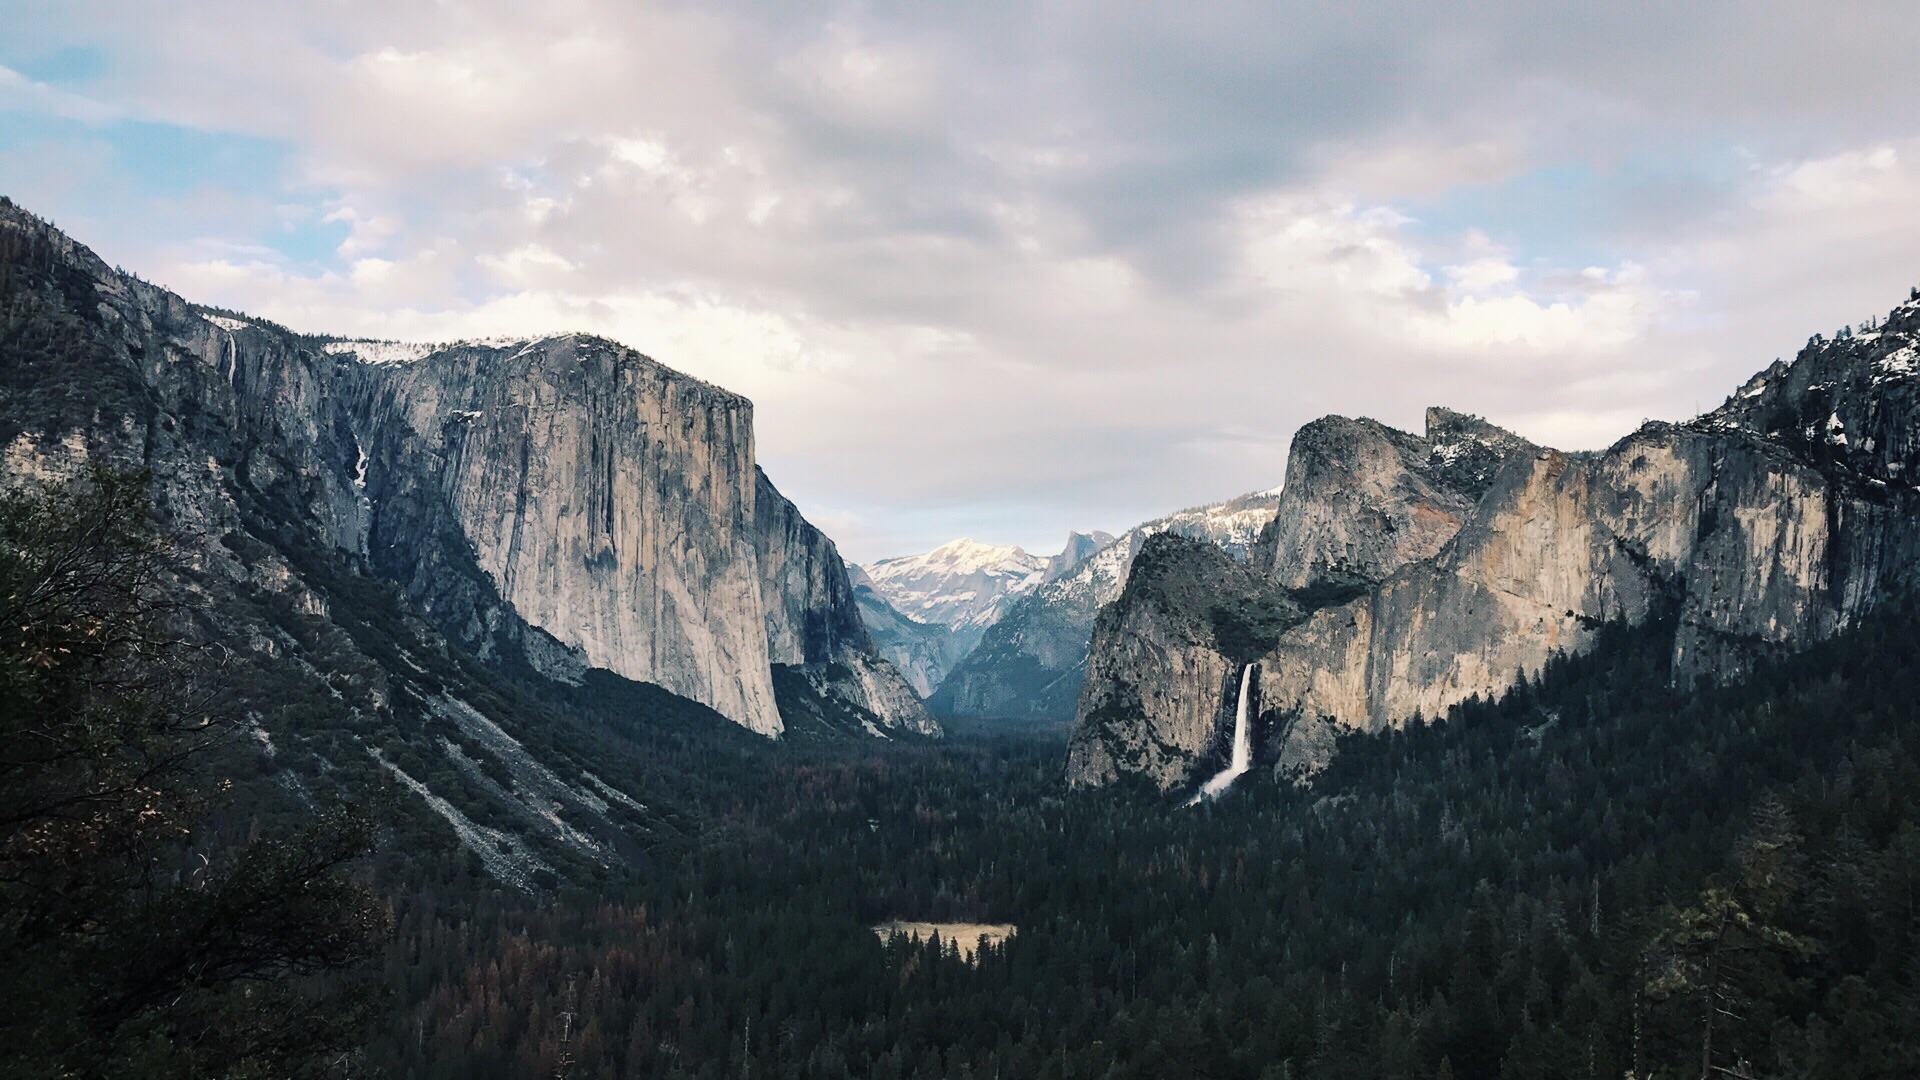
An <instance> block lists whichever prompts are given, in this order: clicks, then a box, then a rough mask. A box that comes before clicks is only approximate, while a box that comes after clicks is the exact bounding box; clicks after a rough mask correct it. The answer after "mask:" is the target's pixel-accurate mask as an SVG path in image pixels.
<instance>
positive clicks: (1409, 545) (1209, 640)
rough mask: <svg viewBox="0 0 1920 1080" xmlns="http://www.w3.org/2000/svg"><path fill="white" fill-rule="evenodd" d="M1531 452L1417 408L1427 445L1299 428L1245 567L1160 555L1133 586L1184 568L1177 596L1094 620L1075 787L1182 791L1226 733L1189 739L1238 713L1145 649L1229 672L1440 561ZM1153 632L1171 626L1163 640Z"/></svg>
mask: <svg viewBox="0 0 1920 1080" xmlns="http://www.w3.org/2000/svg"><path fill="white" fill-rule="evenodd" d="M1533 450H1534V448H1533V447H1532V445H1531V444H1529V443H1527V442H1526V441H1525V440H1524V439H1521V438H1519V437H1518V436H1515V435H1513V434H1512V433H1510V432H1506V431H1502V430H1501V429H1499V428H1496V427H1494V426H1492V425H1490V424H1488V423H1486V422H1485V421H1483V420H1480V419H1478V418H1476V417H1470V416H1466V415H1463V414H1460V413H1456V412H1452V411H1450V410H1447V409H1437V408H1436V409H1430V410H1428V412H1427V433H1426V434H1425V435H1424V436H1420V435H1413V434H1410V433H1408V432H1404V431H1398V430H1396V429H1394V428H1390V427H1388V426H1386V425H1385V424H1381V423H1379V422H1378V421H1375V420H1368V419H1364V418H1363V419H1358V420H1355V419H1348V418H1346V417H1342V416H1329V417H1325V418H1322V419H1320V420H1316V421H1314V422H1313V423H1311V424H1308V425H1306V426H1305V427H1303V428H1301V429H1300V431H1299V432H1298V433H1296V434H1295V436H1294V439H1293V445H1292V448H1291V450H1290V452H1289V454H1288V458H1287V482H1286V484H1285V485H1284V486H1283V487H1282V489H1281V491H1280V494H1279V499H1278V505H1277V506H1276V508H1275V511H1274V514H1273V517H1272V519H1271V521H1270V522H1269V523H1268V525H1267V527H1266V528H1265V529H1264V530H1262V532H1261V534H1260V538H1259V541H1258V542H1257V543H1256V544H1255V545H1254V547H1253V550H1252V554H1251V558H1250V560H1249V565H1247V566H1241V565H1237V564H1233V563H1231V562H1229V563H1228V564H1226V565H1225V566H1219V564H1218V560H1217V559H1215V560H1209V559H1206V558H1202V557H1201V554H1200V553H1199V552H1197V551H1194V550H1191V549H1185V548H1181V547H1179V546H1172V547H1168V548H1166V549H1164V550H1161V551H1158V552H1157V553H1156V556H1155V558H1154V559H1153V560H1151V561H1149V562H1147V563H1144V564H1143V563H1142V562H1140V561H1138V560H1136V561H1135V563H1134V564H1133V576H1138V575H1139V574H1141V573H1152V574H1155V575H1156V576H1158V577H1166V576H1167V575H1168V565H1169V564H1177V565H1180V566H1182V567H1183V568H1184V569H1183V572H1182V574H1181V578H1182V580H1183V582H1184V587H1183V588H1179V589H1169V588H1167V587H1166V586H1165V585H1164V583H1155V584H1154V585H1153V586H1152V587H1150V588H1146V589H1136V588H1135V587H1134V584H1133V580H1132V576H1130V577H1129V579H1128V583H1127V586H1126V589H1125V591H1124V592H1123V593H1122V595H1121V596H1120V597H1119V598H1118V599H1117V600H1116V601H1114V603H1112V604H1111V605H1110V606H1108V607H1107V608H1106V609H1104V610H1103V611H1102V612H1101V615H1100V617H1099V620H1098V621H1097V622H1096V624H1095V626H1094V631H1093V636H1092V644H1091V655H1090V658H1089V661H1088V666H1087V680H1086V683H1085V687H1084V689H1083V690H1082V692H1081V695H1080V698H1079V700H1078V702H1077V703H1076V716H1077V720H1076V723H1075V726H1074V732H1073V739H1072V744H1071V750H1070V758H1069V764H1068V775H1069V777H1070V778H1071V779H1072V780H1073V781H1074V782H1075V783H1078V784H1101V783H1106V782H1108V781H1110V780H1111V779H1112V778H1113V776H1114V775H1115V773H1116V771H1128V772H1137V773H1141V774H1143V775H1146V776H1148V777H1149V778H1151V779H1152V780H1153V781H1154V782H1155V783H1156V784H1158V785H1159V786H1161V787H1162V788H1174V787H1179V786H1183V785H1186V784H1188V783H1189V782H1190V781H1191V780H1192V778H1193V775H1194V773H1195V772H1196V770H1199V769H1201V768H1202V767H1203V766H1204V765H1206V764H1208V763H1209V762H1210V760H1211V759H1210V758H1207V759H1203V758H1202V756H1201V755H1202V754H1203V752H1205V751H1207V750H1208V749H1209V748H1215V747H1216V743H1217V742H1218V739H1219V736H1220V734H1221V732H1220V730H1219V729H1218V728H1217V727H1216V728H1208V729H1206V730H1204V731H1199V730H1196V729H1195V728H1194V723H1195V720H1196V718H1197V717H1201V716H1213V717H1215V718H1216V719H1217V718H1218V716H1220V715H1230V713H1222V712H1221V711H1220V710H1230V709H1231V708H1232V706H1233V702H1232V701H1231V700H1228V699H1230V698H1231V696H1232V689H1233V688H1231V687H1229V688H1228V689H1227V691H1226V698H1220V697H1218V696H1217V695H1214V694H1213V693H1211V692H1210V691H1208V692H1202V693H1200V694H1198V695H1195V694H1192V693H1191V692H1190V689H1189V688H1191V687H1194V686H1203V687H1204V686H1211V685H1212V684H1211V682H1210V681H1209V678H1208V677H1197V676H1196V677H1193V678H1182V677H1181V676H1180V675H1179V673H1177V672H1171V671H1169V670H1166V669H1164V668H1163V667H1162V666H1159V665H1156V664H1155V663H1153V662H1152V661H1151V659H1150V656H1151V652H1152V649H1153V648H1154V647H1157V646H1156V645H1149V644H1147V643H1159V642H1161V639H1163V638H1165V637H1166V636H1167V634H1168V633H1169V632H1171V633H1173V634H1175V635H1176V636H1178V637H1179V638H1180V640H1181V644H1180V645H1179V646H1178V648H1177V650H1176V652H1177V654H1178V655H1179V656H1180V657H1181V659H1182V662H1183V663H1185V664H1186V665H1187V666H1188V667H1189V668H1190V669H1191V670H1192V671H1194V672H1204V673H1212V672H1215V671H1216V669H1217V670H1218V671H1224V672H1227V673H1228V674H1229V675H1232V674H1234V673H1237V672H1238V671H1239V670H1240V669H1241V668H1242V667H1243V666H1245V665H1246V664H1247V663H1250V662H1253V661H1254V660H1256V659H1257V658H1259V657H1260V655H1261V654H1262V653H1263V652H1265V650H1266V649H1268V648H1269V647H1271V645H1272V643H1273V642H1274V641H1275V640H1276V639H1278V638H1279V637H1280V636H1281V633H1282V631H1284V630H1286V629H1288V628H1291V627H1293V626H1295V625H1296V624H1298V623H1299V622H1300V621H1301V618H1302V616H1303V615H1304V614H1305V613H1307V612H1310V611H1313V610H1315V609H1318V608H1325V607H1328V606H1330V605H1331V606H1335V607H1339V606H1341V605H1343V604H1344V603H1345V602H1346V601H1348V600H1351V599H1352V598H1354V597H1355V596H1357V595H1362V594H1364V593H1365V592H1366V591H1367V590H1368V589H1370V588H1373V587H1374V586H1376V585H1378V584H1379V583H1380V582H1382V581H1383V580H1386V579H1388V578H1389V577H1390V576H1391V575H1392V574H1393V573H1394V572H1395V571H1397V570H1399V569H1400V568H1401V567H1403V566H1406V565H1409V564H1411V563H1415V562H1418V561H1420V560H1424V559H1429V558H1432V557H1433V556H1435V555H1436V554H1437V553H1439V552H1440V551H1441V550H1442V549H1443V548H1445V546H1446V545H1447V543H1448V542H1449V541H1451V540H1452V539H1453V538H1454V536H1455V534H1457V533H1458V532H1459V531H1460V529H1461V527H1462V526H1463V525H1464V524H1465V523H1466V522H1467V520H1468V518H1469V515H1471V513H1472V512H1473V508H1474V506H1475V504H1476V502H1477V500H1478V499H1479V497H1480V496H1481V494H1482V493H1483V492H1484V491H1485V489H1486V488H1487V486H1488V485H1489V484H1490V483H1491V481H1492V478H1493V477H1494V475H1495V474H1496V473H1497V471H1498V470H1499V469H1500V468H1501V466H1502V465H1503V464H1504V463H1505V462H1506V461H1508V460H1510V459H1512V458H1515V457H1520V456H1528V457H1530V456H1531V455H1532V452H1533ZM1154 542H1155V541H1150V542H1149V546H1151V544H1152V543H1154ZM1145 557H1146V552H1145V551H1144V550H1143V552H1142V558H1143V559H1144V558H1145ZM1210 562H1211V563H1212V564H1214V565H1216V566H1219V568H1218V569H1215V570H1214V571H1213V572H1212V575H1211V576H1212V577H1213V579H1214V580H1215V581H1216V582H1217V584H1216V585H1214V586H1213V587H1211V588H1208V587H1206V586H1205V585H1204V581H1205V579H1206V578H1207V576H1208V574H1207V571H1206V569H1205V568H1206V567H1207V566H1208V565H1209V563H1210ZM1143 599H1144V600H1146V601H1148V602H1147V603H1146V606H1145V607H1144V608H1141V607H1140V605H1141V604H1142V602H1143ZM1160 623H1172V624H1177V629H1175V630H1172V631H1168V630H1164V629H1160V628H1157V624H1160ZM1169 647H1171V646H1169ZM1262 670H1263V674H1262V679H1263V681H1262V684H1261V685H1262V686H1266V685H1267V684H1268V682H1267V680H1268V676H1267V675H1266V674H1265V673H1264V668H1263V669H1262ZM1209 677H1210V676H1209ZM1196 679H1197V681H1196ZM1270 696H1271V695H1268V697H1269V698H1270ZM1196 710H1198V711H1196ZM1267 721H1268V717H1266V716H1265V715H1264V714H1263V715H1262V717H1261V720H1260V722H1259V724H1257V725H1256V726H1260V727H1262V731H1263V732H1264V726H1263V725H1265V724H1266V723H1267ZM1260 741H1261V742H1263V743H1264V742H1266V741H1267V740H1266V739H1264V737H1262V738H1261V739H1260ZM1116 764H1118V769H1117V770H1116Z"/></svg>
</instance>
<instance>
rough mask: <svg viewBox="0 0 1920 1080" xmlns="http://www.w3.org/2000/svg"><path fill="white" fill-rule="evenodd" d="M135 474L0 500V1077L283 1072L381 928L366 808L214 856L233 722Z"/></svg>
mask: <svg viewBox="0 0 1920 1080" xmlns="http://www.w3.org/2000/svg"><path fill="white" fill-rule="evenodd" d="M148 521H149V513H148V507H147V503H146V498H145V486H144V482H143V480H142V478H139V477H126V476H119V475H115V474H113V473H110V472H105V471H96V472H94V473H93V474H91V475H90V476H88V477H86V478H84V479H81V480H78V481H75V482H72V483H70V484H66V485H63V486H60V487H57V488H54V489H51V490H45V491H31V492H25V493H20V492H16V493H13V494H10V495H8V496H6V497H5V498H4V499H0V949H3V950H4V953H5V955H6V956H7V957H8V960H9V963H8V965H7V966H6V967H5V969H3V970H0V1000H4V1001H5V1002H6V1008H5V1009H4V1010H0V1037H4V1038H5V1039H6V1040H7V1044H8V1046H9V1054H8V1057H7V1061H6V1063H5V1064H4V1065H3V1066H0V1074H3V1075H8V1076H55V1075H61V1076H64V1075H76V1074H79V1075H129V1074H139V1075H156V1076H157V1075H173V1074H179V1075H286V1074H289V1073H292V1072H296V1071H301V1070H304V1069H306V1068H308V1067H309V1066H311V1065H313V1064H314V1063H315V1062H316V1060H317V1059H318V1056H319V1055H320V1054H321V1053H322V1052H324V1051H336V1052H337V1051H338V1050H339V1049H340V1048H343V1047H348V1046H351V1045H352V1042H353V1038H354V1036H355V1035H356V1034H357V1031H358V1029H359V1028H360V1026H361V1025H362V1024H363V1023H364V1017H365V1012H364V1009H363V1008H362V1007H361V1006H362V1005H363V1003H364V1001H365V1000H366V999H367V995H366V988H365V987H362V986H354V985H351V984H339V983H328V984H322V983H318V982H316V981H315V980H313V979H305V980H302V979H300V978H297V977H299V976H313V975H317V974H318V973H322V972H333V971H337V970H339V969H343V968H346V967H349V966H351V965H353V964H354V963H356V962H358V961H361V960H363V959H365V958H367V957H369V956H371V955H372V954H373V953H374V952H375V950H376V948H377V946H378V944H379V942H380V941H381V939H382V938H383V937H384V934H385V932H386V928H387V920H386V914H385V912H384V910H383V909H382V908H381V907H380V906H379V905H378V904H377V903H376V902H375V901H374V900H373V898H372V897H371V896H370V895H369V894H368V893H367V892H366V891H365V890H364V889H362V888H360V887H358V886H356V885H353V884H351V883H350V882H348V881H347V880H346V879H344V878H342V877H341V876H339V874H338V873H337V872H336V871H337V870H338V869H339V868H340V867H342V866H343V865H345V864H346V863H348V862H350V861H351V860H353V859H355V858H356V857H358V856H359V855H361V854H362V853H363V852H365V851H366V850H367V848H368V846H369V843H370V841H371V826H370V824H369V823H368V821H367V820H366V818H365V817H363V816H360V815H355V814H351V813H346V812H340V811H333V812H327V813H321V814H318V815H315V816H314V817H313V819H312V820H311V821H310V822H309V823H307V824H306V825H304V826H303V827H301V828H300V829H298V830H296V831H292V832H291V833H289V834H287V835H274V836H260V837H257V838H255V839H254V840H253V841H252V842H251V843H241V844H230V845H228V844H220V843H216V842H215V837H214V833H215V832H216V831H217V830H214V829H213V828H211V825H210V819H209V814H210V811H211V810H212V809H213V807H214V805H215V804H216V803H217V802H218V801H219V799H218V797H219V794H220V791H221V789H222V787H223V786H224V785H223V784H222V783H220V782H218V781H217V779H216V777H214V776H213V775H211V774H212V773H213V772H214V771H215V770H214V763H215V762H216V761H217V760H218V759H219V758H220V753H219V750H220V743H221V741H222V739H223V738H225V736H226V735H227V733H228V732H230V731H231V730H232V728H233V727H234V718H232V717H230V716H228V715H225V714H224V713H223V712H222V711H221V707H220V706H221V700H220V699H219V698H218V697H217V696H216V692H217V690H218V688H219V674H220V665H219V663H218V658H219V650H218V649H217V648H214V647H212V646H210V645H207V644H204V643H202V642H200V641H198V640H196V639H195V638H194V636H193V635H192V634H191V632H190V630H189V629H188V627H189V625H190V620H189V619H188V618H187V611H186V608H185V605H183V604H182V603H181V602H180V601H179V599H178V598H179V596H180V593H179V591H178V590H177V589H176V588H175V587H174V584H173V582H172V581H171V580H170V577H169V573H168V566H167V562H166V554H167V548H166V545H164V544H163V543H162V542H161V541H160V539H159V538H157V537H155V536H154V535H153V534H152V532H151V530H150V526H149V525H148Z"/></svg>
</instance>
